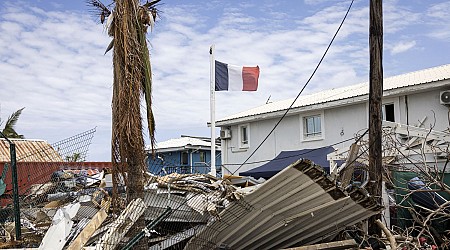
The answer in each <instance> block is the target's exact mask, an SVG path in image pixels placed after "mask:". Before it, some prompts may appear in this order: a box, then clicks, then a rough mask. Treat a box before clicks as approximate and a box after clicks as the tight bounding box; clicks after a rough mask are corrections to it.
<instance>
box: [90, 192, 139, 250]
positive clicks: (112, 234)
mask: <svg viewBox="0 0 450 250" xmlns="http://www.w3.org/2000/svg"><path fill="white" fill-rule="evenodd" d="M146 208H147V206H146V205H145V203H144V202H143V201H142V199H141V198H138V199H134V200H133V201H131V202H130V204H128V206H127V207H126V208H125V210H124V211H123V212H122V213H121V214H120V216H119V217H118V218H117V219H116V220H115V221H114V222H113V223H111V224H110V225H109V228H108V231H107V232H106V233H105V234H104V235H103V236H102V237H101V238H100V241H99V242H98V243H97V245H96V248H95V249H97V250H100V249H104V250H108V249H111V250H112V249H115V248H116V246H117V245H118V244H119V243H120V240H121V239H122V238H123V237H124V236H125V234H126V233H127V232H128V231H129V230H130V228H131V227H132V226H133V225H134V223H136V221H137V220H138V219H139V218H140V217H141V215H142V214H143V213H144V211H145V209H146Z"/></svg>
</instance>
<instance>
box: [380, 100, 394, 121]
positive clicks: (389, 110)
mask: <svg viewBox="0 0 450 250" xmlns="http://www.w3.org/2000/svg"><path fill="white" fill-rule="evenodd" d="M382 112H383V114H382V115H383V120H384V121H388V122H395V114H394V104H393V103H389V104H384V105H383V108H382Z"/></svg>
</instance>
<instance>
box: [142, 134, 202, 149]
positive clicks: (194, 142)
mask: <svg viewBox="0 0 450 250" xmlns="http://www.w3.org/2000/svg"><path fill="white" fill-rule="evenodd" d="M185 146H191V147H196V146H203V147H211V142H209V141H205V140H202V139H198V138H194V137H181V138H176V139H170V140H167V141H163V142H158V143H157V144H156V150H159V149H169V148H182V147H185ZM147 150H150V148H149V146H147Z"/></svg>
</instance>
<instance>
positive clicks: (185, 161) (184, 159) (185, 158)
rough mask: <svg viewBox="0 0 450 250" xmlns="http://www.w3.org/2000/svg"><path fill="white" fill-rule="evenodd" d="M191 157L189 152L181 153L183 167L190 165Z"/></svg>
mask: <svg viewBox="0 0 450 250" xmlns="http://www.w3.org/2000/svg"><path fill="white" fill-rule="evenodd" d="M188 160H189V155H188V153H187V152H181V165H188Z"/></svg>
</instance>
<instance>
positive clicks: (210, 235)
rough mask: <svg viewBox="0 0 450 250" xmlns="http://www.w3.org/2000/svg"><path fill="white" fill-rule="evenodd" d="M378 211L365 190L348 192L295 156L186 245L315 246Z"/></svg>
mask: <svg viewBox="0 0 450 250" xmlns="http://www.w3.org/2000/svg"><path fill="white" fill-rule="evenodd" d="M381 209H382V206H380V205H379V204H377V203H376V201H375V200H374V199H373V198H372V197H370V196H369V195H367V193H365V192H364V190H357V191H355V192H352V193H350V194H347V193H345V192H343V191H342V190H340V189H338V188H337V187H336V185H335V184H334V182H333V181H332V180H331V179H330V178H329V177H328V175H326V174H325V172H324V171H323V169H321V168H320V167H319V166H316V165H314V164H312V162H311V161H309V160H298V161H296V162H294V163H293V164H291V165H290V166H288V167H287V168H285V169H284V170H282V171H281V172H279V173H278V174H277V175H275V176H274V177H272V178H271V179H269V180H268V181H266V182H265V183H263V184H262V185H261V186H260V187H259V188H258V189H256V190H255V191H254V192H252V193H250V194H248V195H246V196H244V197H243V198H242V199H241V200H239V201H237V202H233V203H232V205H231V206H229V207H227V208H226V209H225V210H224V211H222V212H221V214H220V218H221V219H220V220H215V221H213V222H210V223H208V225H207V227H206V228H205V229H204V230H203V231H202V232H200V233H199V234H197V235H195V236H194V237H193V238H192V239H191V240H190V241H189V243H188V245H187V246H186V249H216V248H230V249H279V248H286V247H293V246H299V245H306V244H313V243H317V242H319V241H320V240H321V239H323V238H325V237H329V236H333V235H334V234H336V233H337V232H339V231H340V230H341V229H343V228H344V227H346V226H349V225H353V224H355V223H357V222H359V221H361V220H363V219H366V218H368V217H370V216H371V215H373V214H375V213H377V212H379V211H380V210H381Z"/></svg>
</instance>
